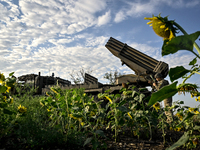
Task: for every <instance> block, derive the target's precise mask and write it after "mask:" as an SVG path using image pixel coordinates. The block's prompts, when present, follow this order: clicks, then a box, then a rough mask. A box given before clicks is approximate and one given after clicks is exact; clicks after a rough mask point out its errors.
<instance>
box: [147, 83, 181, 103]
mask: <svg viewBox="0 0 200 150" xmlns="http://www.w3.org/2000/svg"><path fill="white" fill-rule="evenodd" d="M177 83H178V81H176V82H174V83H173V84H170V85H167V86H164V87H163V88H161V89H160V90H159V91H157V92H155V93H153V94H152V95H151V98H150V100H149V103H148V106H150V105H153V104H155V103H156V102H157V101H159V102H161V101H162V100H164V99H166V98H169V97H172V96H174V95H175V94H176V93H177V92H178V90H177V89H176V85H177Z"/></svg>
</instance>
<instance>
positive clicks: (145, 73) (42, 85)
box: [18, 37, 169, 95]
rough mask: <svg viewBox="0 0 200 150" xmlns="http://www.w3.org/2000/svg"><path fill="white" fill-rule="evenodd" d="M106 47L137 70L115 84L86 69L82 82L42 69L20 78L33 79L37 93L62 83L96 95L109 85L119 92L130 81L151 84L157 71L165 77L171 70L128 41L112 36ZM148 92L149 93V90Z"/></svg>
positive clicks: (70, 87) (120, 78)
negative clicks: (74, 82) (76, 82)
mask: <svg viewBox="0 0 200 150" xmlns="http://www.w3.org/2000/svg"><path fill="white" fill-rule="evenodd" d="M105 47H106V48H107V49H108V50H109V51H110V52H111V53H112V54H113V55H114V56H116V57H118V58H119V59H120V60H121V62H122V65H124V64H125V65H126V66H128V67H129V68H130V69H132V70H133V71H134V72H135V74H129V75H123V76H120V77H119V78H117V80H116V83H115V84H114V85H112V84H102V83H100V82H98V79H97V78H95V77H93V76H91V75H90V74H87V73H85V78H84V83H83V84H71V82H70V81H68V80H64V79H61V78H58V77H54V76H53V75H52V76H41V75H40V73H39V75H35V74H31V75H25V76H21V77H19V78H18V80H20V81H26V82H30V83H32V85H33V86H34V87H35V88H38V90H37V94H45V93H46V92H47V91H49V90H50V86H52V85H56V84H59V85H60V87H61V88H62V89H72V88H84V89H85V92H86V93H88V94H92V95H97V94H98V93H103V92H104V91H107V90H108V89H110V93H118V92H119V91H120V89H121V88H122V85H123V84H124V83H129V84H128V85H129V86H131V85H135V86H136V87H138V88H144V87H147V86H151V85H150V83H149V82H148V81H149V80H151V79H152V80H153V77H154V75H155V74H156V73H161V74H162V75H163V77H166V76H167V74H168V71H169V67H168V64H167V63H165V62H162V61H158V60H156V59H154V58H152V57H150V56H148V55H146V54H144V53H142V52H140V51H138V50H136V49H134V48H132V47H130V46H128V45H127V44H126V43H122V42H120V41H118V40H116V39H114V38H112V37H110V39H109V40H108V42H107V43H106V45H105ZM148 92H149V93H150V91H147V93H148Z"/></svg>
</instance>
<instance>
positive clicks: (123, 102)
mask: <svg viewBox="0 0 200 150" xmlns="http://www.w3.org/2000/svg"><path fill="white" fill-rule="evenodd" d="M125 103H126V100H122V101H121V102H120V103H119V105H118V107H120V106H122V105H124V104H125Z"/></svg>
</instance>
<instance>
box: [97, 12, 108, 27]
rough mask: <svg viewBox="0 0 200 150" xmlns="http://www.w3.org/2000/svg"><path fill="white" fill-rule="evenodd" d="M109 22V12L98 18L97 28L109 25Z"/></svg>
mask: <svg viewBox="0 0 200 150" xmlns="http://www.w3.org/2000/svg"><path fill="white" fill-rule="evenodd" d="M110 20H111V14H110V11H108V12H106V13H105V15H103V16H99V17H98V23H97V25H98V26H102V25H105V24H107V23H109V22H110Z"/></svg>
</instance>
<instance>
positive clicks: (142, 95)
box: [139, 94, 145, 103]
mask: <svg viewBox="0 0 200 150" xmlns="http://www.w3.org/2000/svg"><path fill="white" fill-rule="evenodd" d="M144 97H145V95H144V94H140V100H139V102H140V103H141V102H142V101H143V98H144Z"/></svg>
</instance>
